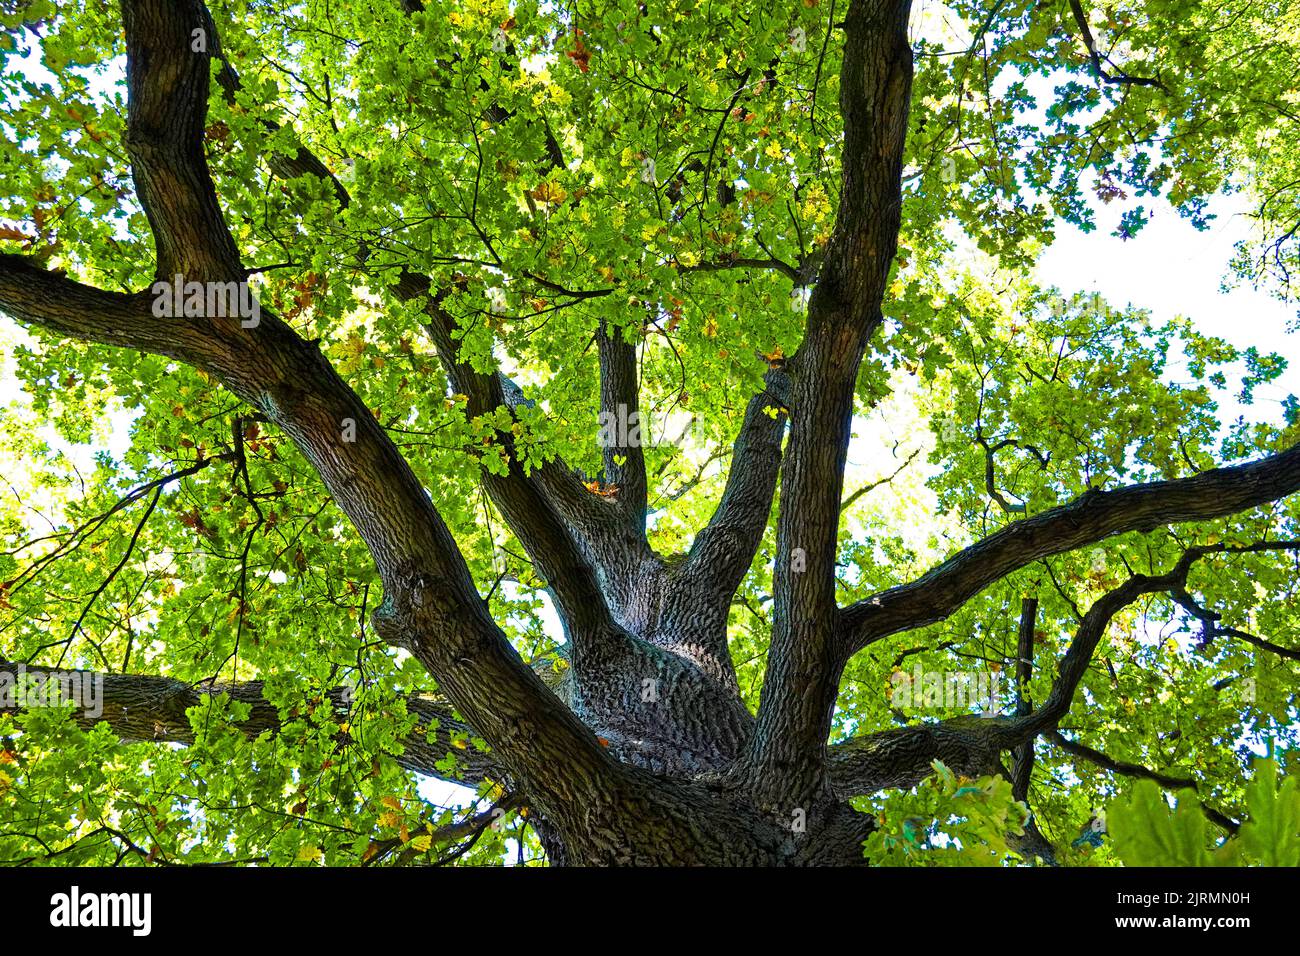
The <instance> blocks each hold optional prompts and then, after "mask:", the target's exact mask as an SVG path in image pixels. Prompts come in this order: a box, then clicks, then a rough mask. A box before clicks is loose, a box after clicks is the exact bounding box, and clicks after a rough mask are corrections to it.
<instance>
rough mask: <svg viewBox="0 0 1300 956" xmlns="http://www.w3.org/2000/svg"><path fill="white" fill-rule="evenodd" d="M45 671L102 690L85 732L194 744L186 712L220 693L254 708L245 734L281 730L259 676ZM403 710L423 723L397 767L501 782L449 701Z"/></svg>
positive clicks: (341, 703) (15, 669)
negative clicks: (225, 678)
mask: <svg viewBox="0 0 1300 956" xmlns="http://www.w3.org/2000/svg"><path fill="white" fill-rule="evenodd" d="M26 670H27V672H29V673H33V672H36V671H37V670H39V668H37V667H36V666H31V667H28V668H27V669H26ZM0 673H8V674H10V675H14V676H15V677H16V675H18V673H19V665H18V664H15V663H12V662H6V661H0ZM45 673H46V674H47V675H48V674H58V675H61V676H63V677H67V676H70V675H74V674H75V675H77V678H78V680H79V681H81V686H83V687H84V686H86V683H85V682H86V681H92V682H94V686H96V687H98V688H101V690H100V691H99V692H98V695H97V700H98V704H99V708H97V709H101V710H102V712H101V713H99V714H97V715H95V716H93V717H91V716H88V715H87V708H86V707H78V708H76V709H74V710H73V719H74V720H75V721H76V722H77V724H78V725H79V726H81V727H83V728H85V729H90V728H91V727H94V726H95V725H96V724H98V723H100V722H101V721H103V722H106V723H107V724H108V726H109V727H110V728H111V729H112V731H113V733H115V734H116V735H117V736H118V737H119V738H121V739H122V740H123V741H127V742H134V741H143V742H153V743H180V744H191V743H193V742H194V734H193V731H192V729H191V727H190V722H189V718H188V717H187V716H186V713H185V712H186V711H187V710H189V709H190V708H191V707H198V706H200V705H201V704H202V703H203V702H204V699H205V698H206V697H210V696H215V695H221V694H226V695H228V696H229V697H230V699H231V700H232V701H234V702H235V703H242V704H248V705H249V706H250V708H251V710H250V711H249V714H248V717H246V718H245V719H244V720H241V721H238V722H237V723H235V724H234V726H235V727H236V728H237V729H238V730H239V731H240V732H241V733H243V734H244V735H245V736H246V737H249V738H250V739H251V738H254V737H257V736H259V735H261V734H263V733H271V734H276V733H279V731H280V727H281V719H280V714H279V711H278V710H277V709H276V707H275V705H273V704H271V703H270V702H269V701H267V699H266V698H265V697H264V696H263V695H262V682H261V681H244V682H240V683H211V684H200V685H198V686H195V685H191V684H187V683H185V682H184V681H180V680H176V679H175V678H171V677H152V676H148V675H143V674H104V673H96V672H92V671H67V670H64V671H57V672H54V671H50V672H45ZM322 697H323V698H324V701H325V702H326V703H327V704H328V706H330V707H332V708H333V709H334V711H335V712H337V713H338V715H339V716H340V718H342V717H345V716H346V715H347V714H348V712H349V705H348V688H346V687H335V688H333V689H331V690H328V691H326V692H325V693H324V694H323V695H322ZM83 703H87V702H84V701H83ZM310 704H311V702H310V701H308V700H306V699H304V700H303V702H302V706H303V708H304V709H305V708H307V707H308V706H310ZM406 707H407V711H408V712H409V713H411V714H415V715H416V716H417V717H418V718H419V721H420V722H419V723H418V724H417V725H416V726H415V729H414V730H412V731H411V733H410V734H408V735H407V736H406V738H405V739H404V740H403V741H402V745H403V747H402V753H400V754H397V753H395V754H392V755H391V756H392V758H393V759H394V760H395V761H396V762H397V763H398V765H400V766H401V767H404V768H405V769H407V770H411V771H414V772H416V773H421V774H424V775H426V776H431V777H438V778H440V779H442V780H446V781H448V782H450V783H459V784H462V785H464V786H467V787H473V786H476V785H478V784H479V783H481V782H482V781H483V780H484V779H487V778H489V777H491V778H493V779H500V777H501V776H502V772H501V770H500V768H499V767H498V766H497V764H496V763H495V762H494V761H493V759H492V757H490V756H489V755H487V754H483V753H480V752H479V751H478V750H477V749H475V748H472V747H467V748H465V749H463V750H462V749H460V748H458V747H456V746H455V745H454V744H453V743H452V741H453V739H460V740H464V739H467V738H468V737H470V736H472V735H473V734H474V731H473V730H471V729H470V727H469V726H468V725H466V724H464V723H462V722H461V721H459V720H457V719H456V718H455V717H454V716H453V714H452V710H451V708H450V707H449V706H447V705H446V704H445V703H443V702H439V701H437V700H434V699H431V698H428V697H421V696H419V695H411V696H408V697H407V698H406ZM20 709H21V708H18V707H14V708H9V707H0V713H17V712H18V711H19V710H20ZM434 721H436V722H437V728H436V729H435V730H433V731H432V732H431V731H430V726H431V725H432V723H433V722H434ZM340 743H341V744H346V743H347V740H346V737H341V738H340ZM448 754H454V755H455V756H456V765H455V767H454V768H452V769H450V770H444V769H439V767H438V764H439V763H440V762H442V763H444V765H445V758H446V757H447V755H448Z"/></svg>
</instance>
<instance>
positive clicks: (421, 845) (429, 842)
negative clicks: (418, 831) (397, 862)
mask: <svg viewBox="0 0 1300 956" xmlns="http://www.w3.org/2000/svg"><path fill="white" fill-rule="evenodd" d="M411 846H413V847H415V848H416V849H417V850H419V851H420V852H421V853H428V852H429V847H431V846H433V837H431V836H429V834H427V833H426V834H424V835H423V836H418V837H416V838H415V839H413V840H412V841H411Z"/></svg>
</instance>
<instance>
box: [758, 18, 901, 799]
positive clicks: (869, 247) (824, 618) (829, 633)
mask: <svg viewBox="0 0 1300 956" xmlns="http://www.w3.org/2000/svg"><path fill="white" fill-rule="evenodd" d="M910 10H911V4H910V2H909V0H855V2H853V3H851V4H850V6H849V10H848V15H847V18H846V20H845V40H844V61H843V68H842V70H841V77H840V111H841V113H842V114H843V117H844V150H843V157H844V159H843V163H844V168H843V173H842V187H841V194H840V205H839V210H838V212H837V214H836V220H835V227H834V229H833V231H832V234H831V239H830V242H829V244H828V246H827V250H826V258H825V262H824V263H823V265H822V268H821V272H820V276H819V278H818V281H817V285H816V286H815V288H814V289H813V293H812V296H811V298H810V299H809V303H808V326H807V331H806V334H805V336H804V340H803V342H802V344H801V345H800V346H799V350H798V352H797V353H796V354H795V355H794V356H793V357H792V359H791V360H790V363H789V369H790V375H791V402H790V405H791V412H790V424H791V427H790V441H789V446H788V448H787V450H786V455H785V461H784V463H783V464H782V472H781V506H780V514H779V517H778V520H777V558H776V568H775V575H774V602H773V634H772V644H771V650H770V652H769V655H768V664H767V673H766V676H765V678H764V683H763V692H762V700H761V702H760V706H759V713H758V724H757V728H756V731H755V733H754V737H753V742H752V745H751V749H750V754H749V763H750V765H751V771H750V777H751V779H752V782H753V784H754V785H755V790H756V791H757V792H758V794H759V797H760V799H761V800H764V801H767V802H769V803H771V804H773V805H776V806H780V805H782V804H786V805H807V804H810V803H816V802H817V801H819V800H820V799H821V798H822V797H823V795H824V794H825V793H826V792H827V791H826V785H825V779H824V774H825V747H826V738H827V735H828V732H829V729H830V721H831V714H832V711H833V710H834V706H835V698H836V695H837V692H838V685H839V677H840V673H841V671H842V669H843V664H844V661H845V660H846V659H847V658H846V657H845V656H844V655H843V653H842V643H843V642H842V641H841V640H840V637H839V635H838V634H837V632H836V629H835V620H836V610H835V560H836V551H837V538H838V529H839V516H840V501H841V498H842V497H843V485H844V465H845V460H846V456H847V454H848V445H849V437H850V429H851V423H852V418H853V400H854V392H855V388H856V383H857V376H858V369H859V366H860V364H861V361H862V355H863V352H864V350H865V349H866V345H867V341H868V340H869V338H870V336H871V335H872V333H873V332H874V331H875V330H876V328H878V327H879V325H880V323H881V321H882V313H881V307H882V302H883V298H884V294H885V288H886V283H887V280H888V276H889V271H890V268H891V266H892V264H893V260H894V253H895V251H896V249H897V244H898V229H899V223H900V218H901V209H902V196H901V192H900V182H901V178H902V164H903V145H904V139H905V137H906V133H907V117H908V109H909V106H910V99H911V85H912V50H911V46H910V44H909V42H908V38H907V22H908V16H909V13H910Z"/></svg>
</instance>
